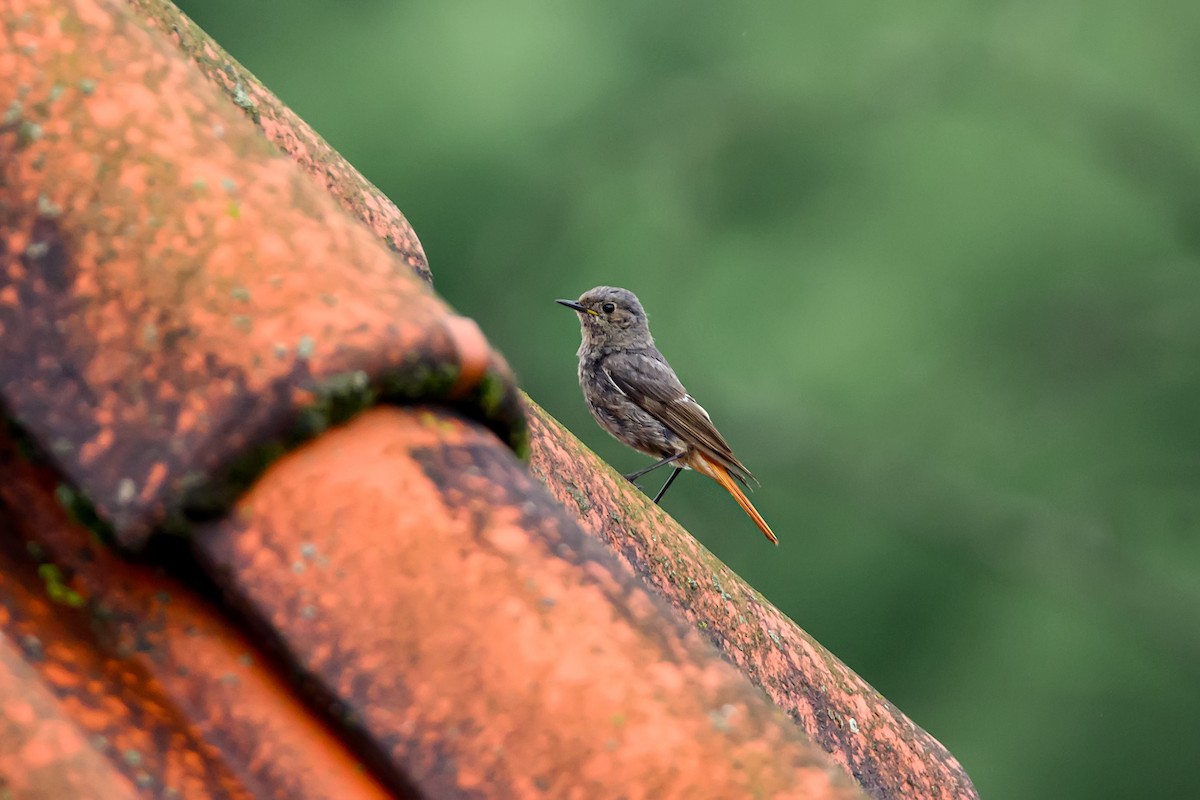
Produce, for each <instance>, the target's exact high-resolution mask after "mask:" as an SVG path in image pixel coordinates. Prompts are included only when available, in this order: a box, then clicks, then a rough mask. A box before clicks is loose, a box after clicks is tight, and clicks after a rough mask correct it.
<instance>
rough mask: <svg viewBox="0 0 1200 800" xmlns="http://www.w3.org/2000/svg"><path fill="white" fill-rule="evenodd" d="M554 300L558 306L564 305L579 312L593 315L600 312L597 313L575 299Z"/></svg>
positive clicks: (596, 315)
mask: <svg viewBox="0 0 1200 800" xmlns="http://www.w3.org/2000/svg"><path fill="white" fill-rule="evenodd" d="M554 302H556V303H558V304H559V305H560V306H566V307H567V308H569V309H571V310H572V311H578V312H579V313H580V314H591V315H592V316H593V317H598V316H600V314H598V313H597V312H595V311H593V310H592V309H590V308H588V307H586V306H584V305H583V304H581V303H579V302H577V301H575V300H555V301H554Z"/></svg>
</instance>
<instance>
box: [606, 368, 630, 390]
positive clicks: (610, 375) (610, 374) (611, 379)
mask: <svg viewBox="0 0 1200 800" xmlns="http://www.w3.org/2000/svg"><path fill="white" fill-rule="evenodd" d="M601 372H603V373H604V377H606V378H608V382H609V383H611V384H612V387H613V388H614V389H616V390H617V391H618V392H620V393H621V394H623V395H625V396H626V397H628V396H629V395H627V394H625V392H624V390H623V389H621V387H620V386H618V385H617V382H616V381H614V380H613V376H612V373H611V372H609V371H608V368H607V367H602V368H601Z"/></svg>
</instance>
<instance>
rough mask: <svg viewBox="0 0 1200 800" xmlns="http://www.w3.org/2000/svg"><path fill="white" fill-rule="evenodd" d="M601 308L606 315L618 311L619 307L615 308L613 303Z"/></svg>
mask: <svg viewBox="0 0 1200 800" xmlns="http://www.w3.org/2000/svg"><path fill="white" fill-rule="evenodd" d="M600 307H601V308H603V309H604V313H605V314H611V313H612V312H614V311H616V310H617V307H616V306H614V305H613V304H612V303H605V304H604V305H602V306H600Z"/></svg>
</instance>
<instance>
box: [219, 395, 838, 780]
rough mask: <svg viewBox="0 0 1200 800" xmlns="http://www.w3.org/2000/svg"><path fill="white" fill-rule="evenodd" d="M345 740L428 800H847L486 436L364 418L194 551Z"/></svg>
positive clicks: (769, 708)
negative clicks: (328, 710) (291, 663)
mask: <svg viewBox="0 0 1200 800" xmlns="http://www.w3.org/2000/svg"><path fill="white" fill-rule="evenodd" d="M195 544H196V548H197V550H198V552H199V554H200V559H201V561H202V563H204V564H205V565H206V571H208V572H210V573H211V574H214V575H220V576H222V580H223V582H224V583H225V584H226V585H227V587H228V591H229V592H230V594H231V598H230V599H231V601H232V602H233V603H234V604H235V605H236V606H237V607H238V608H241V609H243V610H244V611H245V613H246V615H247V616H248V617H249V618H252V619H255V620H258V621H259V622H260V624H262V625H265V626H266V628H268V629H269V630H270V631H271V632H272V635H273V636H275V637H278V641H279V644H280V646H281V647H282V648H283V649H284V650H285V651H286V652H288V653H289V654H290V656H291V658H292V659H294V660H295V663H296V667H295V668H296V669H297V670H298V671H299V673H300V677H301V679H302V680H303V681H304V682H305V684H306V685H309V686H310V687H311V688H312V691H313V692H315V693H316V694H317V695H318V696H320V697H325V698H331V699H334V701H335V702H336V704H337V708H338V714H339V716H340V718H341V720H342V722H343V724H344V726H345V730H346V735H347V736H350V737H352V738H353V739H354V740H355V741H358V742H360V746H361V747H362V748H363V750H364V751H369V752H371V753H372V754H373V755H374V756H375V757H376V758H377V759H378V760H379V761H380V762H382V763H389V764H394V765H395V766H396V768H397V769H398V770H399V771H400V772H401V773H402V774H403V775H405V776H406V777H407V779H408V780H409V781H411V782H412V783H413V784H414V785H415V786H416V787H417V788H418V790H419V791H420V792H422V793H423V794H422V796H428V797H460V796H461V797H467V796H470V797H473V796H477V795H478V796H482V797H530V798H534V797H537V798H561V797H596V798H611V797H627V798H631V800H632V799H633V798H646V800H650V798H696V799H697V800H699V799H701V798H714V799H716V798H735V797H772V798H788V797H796V798H799V797H822V798H824V797H830V798H832V797H846V798H849V797H857V796H859V795H858V792H857V790H856V789H855V788H854V785H853V783H852V782H851V781H850V780H849V779H848V778H846V777H845V775H844V773H842V771H841V770H840V769H837V768H833V767H831V766H830V765H829V762H828V760H827V757H826V756H825V754H824V753H821V752H820V751H819V750H818V749H817V748H814V747H813V745H812V743H811V742H810V741H809V740H808V738H807V737H805V736H804V735H803V734H802V733H801V732H800V731H799V730H798V729H797V728H796V727H795V726H793V725H792V724H791V723H790V722H788V721H787V720H786V718H785V717H784V716H783V714H782V713H780V711H779V710H778V709H777V708H775V707H774V706H773V705H772V704H771V703H770V702H769V701H768V700H767V699H766V698H765V697H763V696H762V694H761V693H759V692H758V691H757V690H756V689H754V688H753V687H752V686H750V684H748V683H747V682H746V681H745V680H744V678H742V676H741V675H740V674H738V672H737V671H736V670H735V669H734V668H733V667H731V666H730V665H728V664H726V663H725V662H723V661H721V660H720V659H719V658H716V657H715V654H714V653H712V651H711V650H710V649H709V647H708V646H707V644H705V643H704V642H703V641H702V640H701V639H700V637H699V636H698V635H697V634H696V633H695V631H693V630H691V629H690V628H689V627H687V626H686V625H684V624H682V622H680V621H678V620H677V619H676V618H675V617H673V616H672V615H670V614H669V613H664V611H665V609H664V608H663V607H662V606H661V605H660V602H659V601H658V600H657V599H656V598H654V597H653V596H652V595H651V594H650V593H649V592H648V591H647V590H646V589H645V588H644V586H643V584H642V583H641V581H639V580H637V579H636V578H635V577H634V576H633V575H632V574H631V573H630V572H629V571H628V570H627V569H625V568H624V567H621V566H620V565H618V564H617V563H616V561H615V559H613V558H612V556H611V554H609V553H608V552H607V551H606V549H605V548H603V547H601V546H600V545H599V543H597V542H596V541H595V540H593V539H592V538H591V537H589V536H587V535H586V534H584V533H583V532H582V531H581V530H580V529H579V527H578V526H577V525H576V524H575V522H574V521H573V520H572V519H571V518H570V517H568V516H567V515H566V514H565V513H564V512H563V510H562V508H561V507H560V506H559V505H558V504H557V503H556V502H554V500H553V499H552V498H551V497H550V496H549V495H548V494H547V493H546V492H545V490H544V489H542V487H541V486H540V485H539V484H537V483H536V481H534V480H533V479H532V478H531V477H530V475H529V473H528V471H527V470H526V469H525V468H524V466H523V465H521V464H520V463H519V462H518V461H517V460H516V459H515V458H514V457H513V455H512V454H511V453H510V452H509V451H508V450H507V449H506V448H504V447H503V446H502V445H501V444H500V442H499V441H498V440H497V439H496V438H495V437H494V436H493V435H491V434H490V433H488V432H486V431H484V430H482V429H481V428H480V427H479V426H478V425H475V424H468V423H465V422H463V421H462V420H460V419H457V418H456V417H454V416H453V415H451V414H447V413H445V412H442V411H439V410H434V409H428V410H426V409H421V408H412V409H404V410H402V409H385V408H380V409H374V410H371V411H369V412H366V413H365V414H363V415H361V416H359V417H357V418H356V419H355V420H353V421H351V422H350V423H349V424H347V425H346V426H344V427H342V428H339V429H337V430H333V431H330V432H328V433H326V434H325V435H324V436H322V437H320V438H319V439H317V440H316V441H313V442H310V443H309V444H307V445H305V446H304V447H302V448H300V449H299V450H297V451H295V452H294V453H292V454H290V455H288V456H285V457H284V458H283V459H282V460H281V461H279V462H278V463H277V464H276V465H275V466H274V467H273V468H272V469H271V471H270V472H269V473H268V475H267V476H266V478H265V479H264V480H263V481H261V482H260V483H259V484H258V485H256V486H255V487H254V488H252V489H251V490H250V491H249V492H248V493H247V494H246V495H245V496H244V497H243V498H242V500H241V501H239V503H238V505H237V510H236V513H235V514H234V515H232V516H231V518H230V519H229V520H227V521H224V522H221V523H217V524H214V525H213V526H211V528H206V529H204V530H202V531H200V532H198V535H197V536H196V538H195Z"/></svg>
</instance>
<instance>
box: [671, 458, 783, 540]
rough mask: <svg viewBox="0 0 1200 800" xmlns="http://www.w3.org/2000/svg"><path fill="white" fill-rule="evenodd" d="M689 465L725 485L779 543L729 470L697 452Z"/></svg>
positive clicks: (766, 532)
mask: <svg viewBox="0 0 1200 800" xmlns="http://www.w3.org/2000/svg"><path fill="white" fill-rule="evenodd" d="M688 465H689V466H691V467H692V469H694V470H696V471H697V472H703V473H704V474H705V475H707V476H708V477H710V478H712V479H713V480H714V481H716V482H717V483H719V484H721V485H722V486H724V487H725V491H727V492H729V493H730V494H731V495H733V499H734V500H736V501H737V504H738V505H739V506H741V507H742V511H745V512H746V513H747V514H748V515H750V519H752V520H754V524H755V525H757V526H758V529H759V530H760V531H762V532H763V535H764V536H766V537H767V538H768V539H770V540H771V541H772V542H774V543H775V544H779V540H778V539H776V538H775V534H774V533H773V532H772V531H771V526H770V525H768V524H767V521H766V520H765V519H763V518H762V514H759V513H758V509H757V508H755V507H754V504H753V503H751V502H750V499H749V498H748V497H746V493H745V492H743V491H742V487H740V486H738V485H737V481H735V480H734V479H733V477H732V476H731V475H730V474H729V470H727V469H725V468H724V467H722V466H721V465H720V464H717V463H715V462H713V461H710V460H708V459H707V458H705V457H704V456H702V455H700V454H699V453H696V454H695V455H693V456H692V457H691V458H690V459H688Z"/></svg>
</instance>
